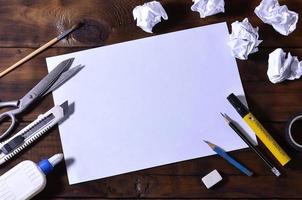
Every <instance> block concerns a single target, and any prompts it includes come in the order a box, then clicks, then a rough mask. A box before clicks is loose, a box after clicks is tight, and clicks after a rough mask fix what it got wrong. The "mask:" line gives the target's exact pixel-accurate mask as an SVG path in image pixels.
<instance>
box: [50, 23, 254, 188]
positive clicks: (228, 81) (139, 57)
mask: <svg viewBox="0 0 302 200" xmlns="http://www.w3.org/2000/svg"><path fill="white" fill-rule="evenodd" d="M227 41H228V30H227V25H226V23H219V24H214V25H209V26H205V27H199V28H193V29H189V30H184V31H178V32H174V33H168V34H164V35H159V36H154V37H149V38H145V39H140V40H135V41H130V42H125V43H120V44H115V45H110V46H105V47H99V48H95V49H90V50H85V51H80V52H76V53H71V54H66V55H61V56H56V57H51V58H47V65H48V69H49V70H51V69H53V68H54V67H55V66H56V65H57V64H58V63H60V62H61V61H63V60H64V59H67V58H70V57H75V61H74V65H73V66H75V65H77V64H83V65H85V66H86V67H85V68H84V69H83V70H82V71H80V72H79V73H78V74H77V75H76V76H75V77H73V78H72V79H71V80H69V81H68V82H66V83H65V84H64V85H63V86H61V87H60V88H59V89H58V90H56V91H55V92H54V94H53V95H54V101H55V103H56V104H60V103H62V102H63V101H65V100H69V102H74V103H75V111H74V114H73V115H71V116H70V118H69V119H68V120H66V121H65V122H64V123H62V124H61V125H60V126H59V130H60V136H61V140H62V145H63V151H64V155H65V160H70V159H72V160H73V162H71V164H68V167H67V172H68V179H69V183H70V184H75V183H79V182H84V181H90V180H94V179H99V178H104V177H110V176H114V175H118V174H123V173H127V172H132V171H136V170H141V169H146V168H151V167H155V166H160V165H165V164H169V163H175V162H179V161H184V160H189V159H194V158H199V157H203V156H208V155H212V154H214V152H213V151H212V150H211V149H210V148H209V147H208V146H207V145H206V144H205V143H204V142H203V141H202V140H208V141H211V142H213V143H215V144H217V145H219V146H220V147H222V148H224V149H225V150H228V151H230V150H236V149H240V148H244V147H246V145H245V144H244V143H243V142H242V140H241V139H240V138H239V137H238V136H237V135H236V133H234V131H233V130H232V129H231V128H230V127H228V125H227V124H226V122H225V121H224V119H223V118H222V117H221V115H220V112H225V113H227V114H228V115H229V116H230V117H231V118H233V119H234V120H236V121H237V122H238V123H239V124H240V125H241V126H242V127H243V128H244V129H245V130H247V132H248V134H250V136H251V137H252V139H254V141H256V139H255V135H254V134H253V133H252V132H251V131H250V129H249V128H248V127H247V126H246V125H245V124H244V123H243V121H242V119H241V117H240V116H239V114H238V113H236V111H235V109H234V108H233V107H232V106H231V105H230V104H229V103H228V101H227V100H226V97H227V96H228V95H229V94H230V93H232V92H233V93H235V94H236V95H244V92H243V88H242V85H241V81H240V77H239V73H238V69H237V66H236V62H235V59H234V58H233V56H232V55H231V52H230V50H229V47H228V46H227ZM69 162H70V161H69ZM205 162H206V160H205Z"/></svg>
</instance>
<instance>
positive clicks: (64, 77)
mask: <svg viewBox="0 0 302 200" xmlns="http://www.w3.org/2000/svg"><path fill="white" fill-rule="evenodd" d="M83 68H84V65H77V66H75V67H73V68H71V69H69V70H67V71H65V72H63V73H62V74H61V76H60V77H59V78H58V79H57V80H56V82H55V83H54V84H53V85H52V86H51V87H50V88H49V89H48V90H47V91H46V92H45V93H44V94H43V96H45V95H47V94H48V93H50V92H52V91H54V90H55V89H57V88H58V87H60V86H61V85H63V84H64V83H65V82H66V81H68V80H69V79H71V78H72V77H73V76H75V75H76V74H77V73H78V72H79V71H81V69H83Z"/></svg>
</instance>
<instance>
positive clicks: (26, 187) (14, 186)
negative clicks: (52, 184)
mask: <svg viewBox="0 0 302 200" xmlns="http://www.w3.org/2000/svg"><path fill="white" fill-rule="evenodd" d="M62 159H63V154H56V155H54V156H52V157H51V158H49V159H45V160H41V161H40V162H39V163H38V165H37V164H36V163H34V162H32V161H30V160H26V161H23V162H21V163H19V164H18V165H16V166H15V167H14V168H12V169H10V170H9V171H8V172H6V173H5V174H3V175H2V176H0V200H26V199H31V198H32V197H34V196H35V195H37V194H38V193H39V192H41V191H42V190H43V189H44V187H45V186H46V175H47V174H48V173H49V172H51V171H52V170H53V167H54V166H55V165H56V164H58V163H59V162H60V161H61V160H62Z"/></svg>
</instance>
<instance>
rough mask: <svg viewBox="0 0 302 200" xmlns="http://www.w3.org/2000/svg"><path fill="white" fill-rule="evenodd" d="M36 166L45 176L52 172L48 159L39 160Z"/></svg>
mask: <svg viewBox="0 0 302 200" xmlns="http://www.w3.org/2000/svg"><path fill="white" fill-rule="evenodd" d="M38 165H39V167H40V168H41V170H42V171H43V173H44V174H45V175H47V174H49V173H50V172H51V171H52V170H53V166H52V164H51V163H50V162H49V160H48V159H44V160H41V161H40V162H39V164H38Z"/></svg>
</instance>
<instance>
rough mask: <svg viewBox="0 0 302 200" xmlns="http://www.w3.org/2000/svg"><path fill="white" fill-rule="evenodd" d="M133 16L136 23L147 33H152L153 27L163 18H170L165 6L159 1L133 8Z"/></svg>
mask: <svg viewBox="0 0 302 200" xmlns="http://www.w3.org/2000/svg"><path fill="white" fill-rule="evenodd" d="M132 13H133V17H134V20H136V25H137V26H139V27H140V28H141V29H143V30H144V31H145V32H147V33H152V29H153V27H154V26H155V25H156V24H158V23H159V22H161V18H163V19H164V20H167V19H168V15H167V13H166V11H165V9H164V8H163V6H162V5H161V4H160V3H159V2H158V1H151V2H148V3H145V4H143V5H141V6H136V7H135V8H134V9H133V12H132Z"/></svg>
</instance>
